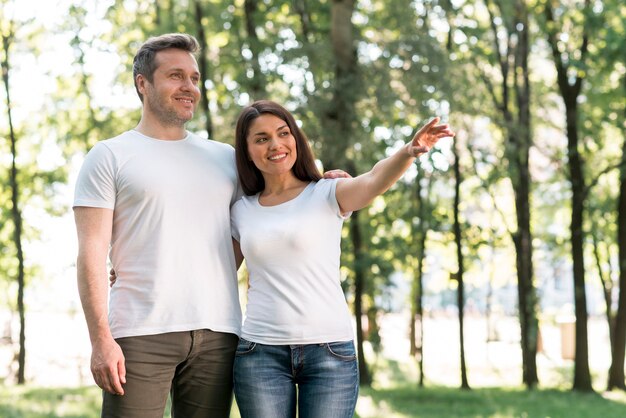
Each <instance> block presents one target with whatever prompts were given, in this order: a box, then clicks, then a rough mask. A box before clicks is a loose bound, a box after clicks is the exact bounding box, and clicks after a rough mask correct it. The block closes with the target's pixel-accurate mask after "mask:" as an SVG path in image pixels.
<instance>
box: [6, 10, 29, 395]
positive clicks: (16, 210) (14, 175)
mask: <svg viewBox="0 0 626 418" xmlns="http://www.w3.org/2000/svg"><path fill="white" fill-rule="evenodd" d="M3 6H4V4H3ZM5 19H6V18H5V16H4V15H3V14H0V24H1V25H2V27H0V30H1V32H2V33H1V36H2V53H3V55H2V60H1V61H0V65H1V68H2V82H3V84H4V91H5V97H6V106H7V121H8V125H9V142H10V150H11V169H10V174H9V185H10V189H11V221H12V223H13V244H14V245H15V254H16V257H17V277H16V281H17V286H18V291H17V310H18V313H19V317H20V337H19V353H18V360H17V361H18V371H17V383H18V384H24V383H26V378H25V367H26V315H25V312H26V308H25V306H24V287H25V277H24V251H23V248H22V230H23V222H22V210H21V201H20V188H19V180H18V176H19V173H18V167H17V162H16V160H17V141H18V138H17V134H16V132H15V129H14V126H13V115H12V112H11V109H12V107H13V104H12V102H11V95H10V90H11V89H10V78H9V77H10V62H11V59H10V52H11V46H12V44H13V41H14V39H15V22H14V21H13V20H10V19H6V20H5Z"/></svg>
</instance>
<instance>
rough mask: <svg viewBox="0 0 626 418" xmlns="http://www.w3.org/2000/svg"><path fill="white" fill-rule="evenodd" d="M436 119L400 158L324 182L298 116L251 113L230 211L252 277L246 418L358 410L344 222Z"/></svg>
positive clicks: (436, 132) (423, 138)
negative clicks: (343, 279) (343, 274)
mask: <svg viewBox="0 0 626 418" xmlns="http://www.w3.org/2000/svg"><path fill="white" fill-rule="evenodd" d="M437 122H438V118H435V119H433V120H432V121H431V122H429V123H428V124H426V125H425V126H424V127H422V128H421V129H420V130H419V131H418V132H417V134H416V135H415V136H414V137H413V139H412V140H411V141H410V142H409V143H407V144H406V145H405V146H404V147H402V148H401V149H400V150H398V152H396V153H395V154H394V155H392V156H390V157H388V158H385V159H383V160H381V161H379V162H378V163H377V164H376V165H375V166H374V167H373V168H372V170H370V171H369V172H367V173H365V174H363V175H360V176H358V177H356V178H351V179H345V178H344V179H335V180H326V179H322V178H321V175H320V173H319V172H318V170H317V168H316V166H315V160H314V158H313V154H312V152H311V149H310V147H309V144H308V141H307V138H306V136H305V135H304V133H303V132H302V131H301V130H300V128H298V126H297V124H296V122H295V120H294V118H293V116H292V115H291V114H290V113H289V112H288V111H287V110H286V109H284V108H283V107H282V106H280V105H279V104H277V103H274V102H271V101H265V100H262V101H257V102H255V103H253V104H252V105H250V106H248V107H246V108H245V109H244V110H243V111H242V113H241V115H240V117H239V119H238V121H237V128H236V143H235V151H236V160H237V170H238V174H239V179H240V181H241V184H242V187H243V190H244V192H245V194H246V196H244V197H243V198H242V199H240V200H239V201H238V202H236V203H235V205H234V206H233V208H232V210H231V223H232V232H233V237H234V239H235V241H234V246H235V253H236V254H237V258H238V260H239V261H241V259H242V256H243V257H245V259H246V264H247V267H248V271H249V274H250V277H249V288H248V303H247V308H246V317H245V320H244V323H243V327H242V333H241V338H240V341H239V345H238V347H237V354H236V357H235V365H234V383H235V396H236V399H237V405H238V406H239V410H240V412H241V416H242V418H256V417H259V418H281V417H285V418H287V417H295V416H296V407H297V409H298V416H299V417H300V418H314V417H315V418H343V417H351V416H352V415H353V414H354V409H355V406H356V400H357V396H358V368H357V363H356V353H355V349H354V343H353V330H352V322H351V316H350V313H349V311H348V307H347V304H346V301H345V299H344V295H343V292H342V289H341V286H340V272H339V259H340V240H341V227H342V223H343V220H344V219H345V218H346V216H348V215H349V214H350V212H352V211H355V210H359V209H361V208H363V207H365V206H366V205H368V204H369V203H370V202H371V201H372V200H373V199H374V198H375V197H376V196H378V195H380V194H382V193H384V192H385V191H386V190H387V189H389V187H391V185H393V183H395V182H396V181H397V180H398V178H400V176H401V175H402V174H403V173H404V172H405V171H406V170H407V169H408V167H409V166H410V165H411V163H412V162H413V161H414V160H415V158H416V157H417V156H418V155H420V154H422V153H424V152H427V151H428V150H429V149H430V148H431V147H432V146H433V145H434V144H435V143H436V142H437V141H438V140H439V139H440V138H442V137H446V136H453V135H454V133H453V132H452V131H451V130H450V128H449V127H448V125H437Z"/></svg>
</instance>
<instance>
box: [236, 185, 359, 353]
mask: <svg viewBox="0 0 626 418" xmlns="http://www.w3.org/2000/svg"><path fill="white" fill-rule="evenodd" d="M336 184H337V182H336V180H320V181H318V182H317V183H315V182H312V183H310V184H309V185H307V187H306V188H305V189H304V190H303V191H302V192H301V193H300V194H299V195H298V196H297V197H296V198H294V199H292V200H290V201H288V202H285V203H282V204H280V205H276V206H261V205H260V204H259V195H258V194H257V195H255V196H244V197H243V198H241V199H240V200H239V201H237V203H235V205H234V206H233V208H232V211H231V221H232V231H233V236H234V237H235V239H237V240H238V241H239V242H240V244H241V250H242V252H243V254H244V257H245V259H246V265H247V266H248V270H249V273H250V283H249V284H250V286H249V288H248V303H247V305H246V315H245V320H244V323H243V327H242V331H241V336H242V337H243V338H245V339H247V340H249V341H253V342H257V343H261V344H273V345H285V344H315V343H323V342H333V341H349V340H352V339H353V338H354V337H353V330H352V322H351V319H350V312H349V311H348V306H347V304H346V300H345V297H344V294H343V291H342V289H341V284H340V272H339V262H340V254H341V226H342V223H343V220H344V218H343V217H342V216H341V213H340V210H339V205H338V203H337V198H336V197H335V186H336Z"/></svg>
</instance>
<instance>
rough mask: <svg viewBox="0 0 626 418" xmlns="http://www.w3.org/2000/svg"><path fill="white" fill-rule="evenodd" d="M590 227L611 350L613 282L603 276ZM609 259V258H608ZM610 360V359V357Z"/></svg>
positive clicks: (598, 250) (596, 245)
mask: <svg viewBox="0 0 626 418" xmlns="http://www.w3.org/2000/svg"><path fill="white" fill-rule="evenodd" d="M594 229H595V228H593V227H592V230H591V231H590V232H591V239H592V243H593V257H594V258H595V260H596V268H597V269H598V277H599V278H600V283H601V284H602V295H603V296H604V304H605V306H606V312H605V315H606V323H607V325H608V327H609V344H610V346H611V349H612V348H613V340H614V339H615V321H614V313H613V280H611V275H610V273H609V275H608V277H607V276H606V275H605V274H604V271H603V269H602V257H601V255H600V243H599V242H598V237H597V236H596V234H595V232H594ZM609 257H610V256H609ZM611 358H612V357H611Z"/></svg>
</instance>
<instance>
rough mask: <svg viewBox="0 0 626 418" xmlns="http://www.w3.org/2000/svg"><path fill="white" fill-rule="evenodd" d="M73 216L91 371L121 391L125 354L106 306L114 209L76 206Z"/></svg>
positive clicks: (101, 381) (101, 382) (102, 384)
mask: <svg viewBox="0 0 626 418" xmlns="http://www.w3.org/2000/svg"><path fill="white" fill-rule="evenodd" d="M74 220H75V222H76V231H77V234H78V258H77V260H76V270H77V276H78V293H79V295H80V300H81V303H82V305H83V311H84V312H85V319H86V321H87V328H88V329H89V338H90V340H91V348H92V352H91V373H92V374H93V377H94V380H95V381H96V384H97V385H98V386H100V387H101V388H102V389H104V390H106V391H107V392H110V393H113V394H117V395H123V394H124V389H123V388H122V384H123V383H126V369H125V365H124V355H123V354H122V350H121V348H120V347H119V345H118V344H117V343H116V342H115V340H114V339H113V336H112V335H111V330H110V328H109V321H108V309H107V298H108V286H107V279H106V259H107V254H108V250H109V243H110V241H111V230H112V225H113V211H112V210H110V209H101V208H90V207H76V208H74Z"/></svg>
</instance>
